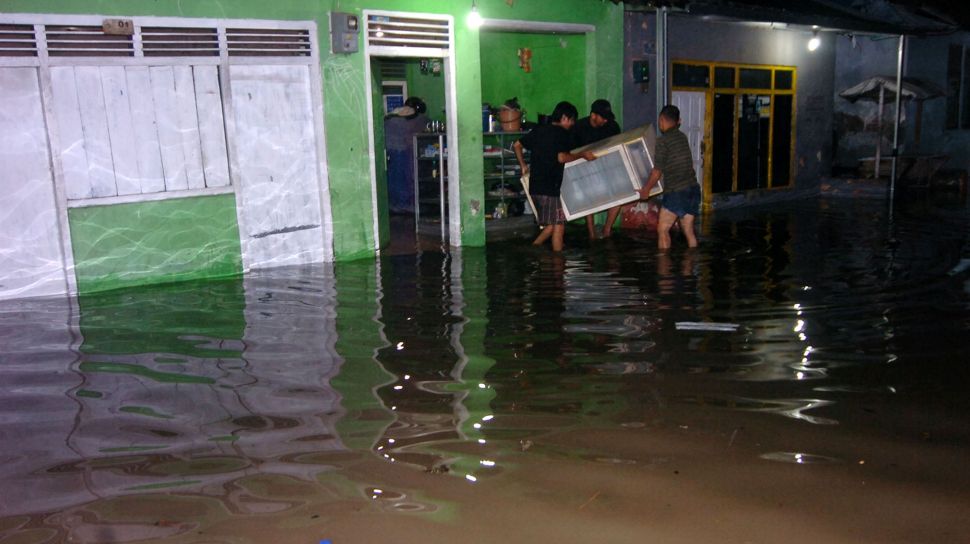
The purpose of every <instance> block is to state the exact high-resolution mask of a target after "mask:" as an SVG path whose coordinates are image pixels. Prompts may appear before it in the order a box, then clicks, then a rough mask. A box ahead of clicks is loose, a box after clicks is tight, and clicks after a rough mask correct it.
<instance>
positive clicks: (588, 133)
mask: <svg viewBox="0 0 970 544" xmlns="http://www.w3.org/2000/svg"><path fill="white" fill-rule="evenodd" d="M619 133H620V125H619V124H617V122H616V116H615V115H613V106H611V105H610V102H609V101H608V100H604V99H602V98H598V99H596V100H594V101H593V103H592V104H591V105H590V107H589V116H588V117H583V118H582V119H580V120H579V121H576V126H575V127H573V140H574V141H575V145H574V147H582V146H584V145H588V144H591V143H593V142H598V141H600V140H605V139H606V138H609V137H610V136H616V135H617V134H619ZM620 208H621V207H620V206H616V207H613V208H610V209H609V211H607V212H606V226H605V227H604V228H603V235H604V236H609V233H610V228H611V227H612V226H613V222H614V221H616V216H617V215H619V214H620ZM586 231H587V232H588V233H589V239H590V240H593V239H595V238H596V227H595V224H594V221H593V216H592V215H587V216H586Z"/></svg>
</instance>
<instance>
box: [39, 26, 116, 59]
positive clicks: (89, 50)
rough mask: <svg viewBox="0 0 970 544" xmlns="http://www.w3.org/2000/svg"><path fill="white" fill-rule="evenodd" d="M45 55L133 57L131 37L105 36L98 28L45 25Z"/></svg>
mask: <svg viewBox="0 0 970 544" xmlns="http://www.w3.org/2000/svg"><path fill="white" fill-rule="evenodd" d="M44 38H45V39H46V40H47V54H48V55H50V56H52V57H133V56H135V47H134V44H133V41H132V37H131V36H124V35H117V34H105V33H104V30H102V29H101V27H100V26H80V25H46V26H45V27H44Z"/></svg>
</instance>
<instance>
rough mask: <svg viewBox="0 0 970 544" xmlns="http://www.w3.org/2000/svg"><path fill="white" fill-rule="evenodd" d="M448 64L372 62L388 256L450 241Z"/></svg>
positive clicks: (439, 61)
mask: <svg viewBox="0 0 970 544" xmlns="http://www.w3.org/2000/svg"><path fill="white" fill-rule="evenodd" d="M442 63H443V61H442V59H440V58H416V57H408V58H399V57H372V58H371V74H372V79H373V87H372V88H373V90H374V96H373V97H372V98H373V101H374V102H375V107H374V120H373V121H374V149H375V152H376V153H375V162H376V164H375V166H376V168H375V171H376V174H377V188H378V195H379V196H378V205H379V207H380V208H381V214H382V215H383V214H385V213H386V214H387V224H388V233H387V236H388V240H389V243H388V247H389V249H388V251H390V252H392V253H400V252H407V251H408V250H409V249H411V250H413V249H414V248H415V245H416V243H417V242H418V240H419V237H421V236H425V237H432V238H434V239H435V240H437V241H440V240H444V239H446V237H447V228H446V226H447V223H448V206H447V203H448V201H447V196H448V185H447V179H448V168H447V163H448V161H447V147H448V146H447V115H446V108H445V85H444V81H443V72H444V70H443V69H442Z"/></svg>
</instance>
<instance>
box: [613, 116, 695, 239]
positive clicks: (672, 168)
mask: <svg viewBox="0 0 970 544" xmlns="http://www.w3.org/2000/svg"><path fill="white" fill-rule="evenodd" d="M657 124H658V125H659V126H660V132H661V134H660V137H659V138H657V146H656V150H655V152H654V166H653V170H651V171H650V177H649V178H647V183H646V184H645V185H644V186H643V188H642V189H640V197H641V198H647V196H648V195H649V194H650V190H651V189H653V186H654V185H656V184H657V182H658V181H659V180H660V178H661V176H662V177H663V180H664V191H663V194H662V200H661V204H660V206H661V208H660V220H659V221H658V223H657V247H658V248H659V249H668V248H670V228H671V227H672V226H673V225H674V222H675V221H676V220H678V219H680V230H681V231H682V232H683V233H684V238H686V239H687V246H688V247H697V237H696V236H695V235H694V218H695V217H697V214H698V212H699V211H700V204H701V190H700V187H699V186H698V185H697V175H696V174H695V173H694V160H693V158H692V157H691V153H690V144H689V143H688V141H687V135H686V134H684V133H683V132H681V131H680V110H679V109H678V108H677V106H673V105H666V106H664V107H663V109H661V110H660V116H659V118H658V119H657ZM607 227H609V225H607Z"/></svg>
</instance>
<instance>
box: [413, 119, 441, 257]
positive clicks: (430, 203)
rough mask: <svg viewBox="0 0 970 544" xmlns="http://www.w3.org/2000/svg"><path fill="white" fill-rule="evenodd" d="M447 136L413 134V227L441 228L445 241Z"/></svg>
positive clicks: (428, 133) (434, 133) (439, 133)
mask: <svg viewBox="0 0 970 544" xmlns="http://www.w3.org/2000/svg"><path fill="white" fill-rule="evenodd" d="M446 136H447V135H446V134H445V133H443V132H426V133H422V134H415V135H414V228H415V229H417V230H420V225H421V221H425V222H437V223H439V224H440V225H441V239H442V240H444V239H445V233H446V230H445V229H446V224H447V200H448V149H447V147H445V146H446V142H447V141H448V139H447V137H446Z"/></svg>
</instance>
